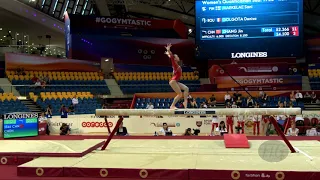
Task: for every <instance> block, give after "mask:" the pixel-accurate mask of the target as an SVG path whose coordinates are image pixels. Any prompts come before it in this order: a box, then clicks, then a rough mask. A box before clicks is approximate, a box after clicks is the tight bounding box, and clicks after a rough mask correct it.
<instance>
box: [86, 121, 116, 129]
mask: <svg viewBox="0 0 320 180" xmlns="http://www.w3.org/2000/svg"><path fill="white" fill-rule="evenodd" d="M108 125H109V127H113V123H112V122H108ZM82 127H87V128H104V127H107V123H106V122H82Z"/></svg>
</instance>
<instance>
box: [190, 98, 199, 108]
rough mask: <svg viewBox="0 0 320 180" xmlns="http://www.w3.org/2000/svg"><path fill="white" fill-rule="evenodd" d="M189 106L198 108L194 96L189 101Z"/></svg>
mask: <svg viewBox="0 0 320 180" xmlns="http://www.w3.org/2000/svg"><path fill="white" fill-rule="evenodd" d="M190 108H198V104H197V101H196V100H195V99H194V98H193V99H192V100H191V101H190Z"/></svg>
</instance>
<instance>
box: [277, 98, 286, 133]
mask: <svg viewBox="0 0 320 180" xmlns="http://www.w3.org/2000/svg"><path fill="white" fill-rule="evenodd" d="M279 108H283V104H282V103H280V104H279ZM285 119H286V116H285V115H278V116H277V123H278V125H279V127H280V129H281V130H282V131H284V123H285Z"/></svg>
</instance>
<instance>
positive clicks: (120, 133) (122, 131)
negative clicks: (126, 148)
mask: <svg viewBox="0 0 320 180" xmlns="http://www.w3.org/2000/svg"><path fill="white" fill-rule="evenodd" d="M116 135H117V136H128V135H129V134H128V130H127V128H126V127H124V126H123V122H121V124H120V126H119V128H118V130H117V133H116Z"/></svg>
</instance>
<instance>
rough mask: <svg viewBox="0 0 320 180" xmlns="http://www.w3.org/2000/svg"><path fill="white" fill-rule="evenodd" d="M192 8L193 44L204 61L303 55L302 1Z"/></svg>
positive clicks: (203, 0)
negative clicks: (198, 49) (194, 14)
mask: <svg viewBox="0 0 320 180" xmlns="http://www.w3.org/2000/svg"><path fill="white" fill-rule="evenodd" d="M195 5H196V43H197V44H198V45H199V46H200V56H202V57H203V58H213V59H232V58H239V59H242V58H265V57H300V56H302V54H303V34H302V32H303V2H302V0H196V4H195ZM201 52H203V53H201ZM206 55H207V56H210V57H204V56H206Z"/></svg>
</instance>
